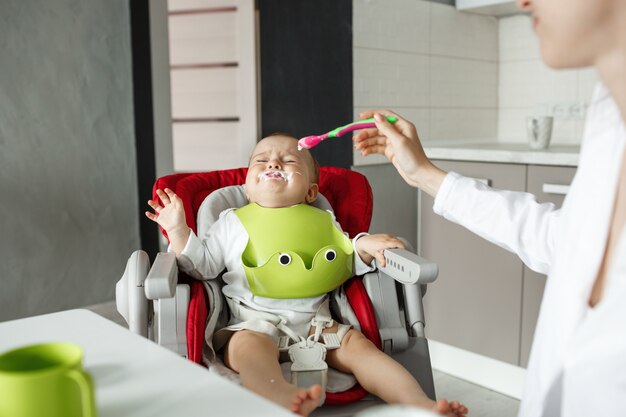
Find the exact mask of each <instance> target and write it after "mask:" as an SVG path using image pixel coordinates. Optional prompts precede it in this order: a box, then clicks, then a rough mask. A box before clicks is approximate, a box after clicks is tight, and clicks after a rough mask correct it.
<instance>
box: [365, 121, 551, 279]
mask: <svg viewBox="0 0 626 417" xmlns="http://www.w3.org/2000/svg"><path fill="white" fill-rule="evenodd" d="M381 115H385V116H390V115H391V116H396V117H398V121H397V122H396V123H395V124H393V125H392V124H391V123H389V122H388V121H387V120H386V119H385V118H384V117H382V116H381ZM359 116H360V117H374V119H375V120H376V126H377V128H375V129H367V130H363V131H361V132H360V133H359V134H357V135H355V136H354V138H353V140H354V142H355V148H356V149H357V150H360V151H361V154H362V155H369V154H373V153H378V154H381V155H384V156H385V157H387V158H388V159H389V160H390V161H391V163H392V164H393V165H394V166H395V167H396V169H397V170H398V172H399V173H400V175H401V176H402V178H404V180H405V181H406V182H407V183H408V184H409V185H412V186H414V187H418V188H420V189H421V190H422V191H424V192H426V193H427V194H429V195H431V196H433V197H435V206H434V210H435V212H436V213H437V214H440V215H442V216H443V217H445V218H446V219H448V220H450V221H452V222H455V223H457V224H460V225H462V226H464V227H466V228H467V229H469V230H470V231H472V232H474V233H476V234H477V235H479V236H481V237H483V238H485V239H487V240H488V241H490V242H492V243H495V244H496V245H498V246H501V247H503V248H505V249H507V250H509V251H511V252H514V253H516V254H517V255H518V256H519V257H520V258H521V259H522V261H523V262H524V263H525V264H526V265H528V266H529V267H530V268H531V269H533V270H535V271H538V272H543V273H546V272H547V271H548V270H549V267H550V260H551V259H552V253H553V247H554V240H555V236H556V233H555V229H556V227H557V225H558V214H559V210H556V208H555V207H554V205H553V204H539V203H537V201H536V200H535V197H534V196H533V195H532V194H528V193H518V192H511V191H500V190H495V189H492V188H489V187H487V186H486V185H484V184H482V183H480V182H479V181H476V180H473V179H471V178H464V177H461V176H460V175H458V174H456V173H449V174H447V173H446V172H445V171H443V170H441V169H439V168H437V167H436V166H435V165H434V164H433V163H432V162H431V161H430V160H429V159H428V157H427V156H426V154H425V152H424V149H423V147H422V145H421V143H420V140H419V137H418V135H417V130H416V128H415V126H414V125H413V124H412V123H411V122H409V121H408V120H406V119H404V118H402V117H401V116H398V115H396V114H395V113H393V112H390V111H388V110H376V111H368V112H364V113H361V114H360V115H359Z"/></svg>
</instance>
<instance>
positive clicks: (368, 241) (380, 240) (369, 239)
mask: <svg viewBox="0 0 626 417" xmlns="http://www.w3.org/2000/svg"><path fill="white" fill-rule="evenodd" d="M404 247H405V246H404V243H402V241H401V240H400V239H398V238H397V237H395V236H391V235H387V234H384V233H380V234H375V235H366V236H363V237H360V238H359V239H357V241H356V250H357V252H358V254H359V256H360V257H361V259H362V260H363V262H365V263H366V264H368V265H369V264H371V263H372V260H373V259H374V258H376V260H377V261H378V265H380V266H381V267H384V266H385V264H386V261H385V256H384V255H383V252H384V250H385V249H392V248H401V249H404Z"/></svg>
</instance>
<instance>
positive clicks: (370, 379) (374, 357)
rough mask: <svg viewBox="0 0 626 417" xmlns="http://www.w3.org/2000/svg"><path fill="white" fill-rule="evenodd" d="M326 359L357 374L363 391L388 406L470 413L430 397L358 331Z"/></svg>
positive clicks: (329, 363)
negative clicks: (402, 405) (388, 404)
mask: <svg viewBox="0 0 626 417" xmlns="http://www.w3.org/2000/svg"><path fill="white" fill-rule="evenodd" d="M335 326H336V324H335ZM335 326H333V327H332V328H330V329H326V331H333V328H335V329H336V327H335ZM335 331H336V330H335ZM326 359H327V363H328V365H329V366H331V367H333V368H335V369H338V370H340V371H342V372H348V373H352V374H354V376H355V378H356V379H357V381H359V384H361V386H362V387H363V388H365V389H366V390H367V391H368V392H371V393H372V394H374V395H376V396H377V397H379V398H380V399H382V400H383V401H385V402H387V403H390V404H406V405H415V406H418V407H423V408H427V409H429V410H433V411H436V412H438V413H440V414H443V415H448V416H455V417H456V416H464V415H465V414H467V408H466V407H465V406H463V405H462V404H459V403H458V402H456V401H455V402H451V403H448V402H447V401H445V400H439V401H438V402H434V401H432V400H431V399H430V398H428V397H427V396H426V394H425V393H424V391H423V390H422V388H421V387H420V385H419V383H418V382H417V381H416V380H415V378H413V375H411V374H410V373H409V372H408V371H407V370H406V369H405V368H404V367H403V366H402V365H400V364H399V363H398V362H396V361H395V360H393V359H392V358H391V357H390V356H388V355H387V354H385V353H384V352H382V351H380V350H378V348H377V347H376V346H375V345H374V344H373V343H372V342H371V341H369V340H368V339H367V338H366V337H365V336H363V334H362V333H361V332H359V331H357V330H354V329H351V330H349V331H348V333H347V334H346V335H345V337H344V338H343V340H342V341H341V347H340V348H339V349H334V350H329V351H328V353H327V356H326ZM382 375H384V376H382Z"/></svg>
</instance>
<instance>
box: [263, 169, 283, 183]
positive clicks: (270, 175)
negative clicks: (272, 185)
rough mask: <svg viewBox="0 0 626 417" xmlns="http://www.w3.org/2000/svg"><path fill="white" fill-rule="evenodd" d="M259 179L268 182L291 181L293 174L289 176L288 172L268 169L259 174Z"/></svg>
mask: <svg viewBox="0 0 626 417" xmlns="http://www.w3.org/2000/svg"><path fill="white" fill-rule="evenodd" d="M259 179H262V180H263V181H267V180H282V181H289V180H290V179H291V174H288V173H287V172H286V171H283V170H282V169H268V170H265V171H263V172H261V173H260V174H259Z"/></svg>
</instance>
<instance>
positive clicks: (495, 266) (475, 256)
mask: <svg viewBox="0 0 626 417" xmlns="http://www.w3.org/2000/svg"><path fill="white" fill-rule="evenodd" d="M435 164H436V165H437V166H439V167H441V168H442V169H444V170H446V171H455V172H458V173H460V174H462V175H466V176H470V177H474V178H477V179H481V180H483V181H486V182H487V183H488V184H489V185H490V186H492V187H494V188H500V189H507V190H512V191H529V192H532V193H534V194H535V195H537V196H538V200H539V201H551V202H553V203H555V204H557V205H559V204H561V202H562V199H563V195H562V194H554V193H562V192H565V191H566V189H565V188H563V186H564V185H568V184H569V183H570V182H571V179H572V177H573V174H574V171H575V168H571V167H551V166H534V165H524V164H500V163H480V162H459V161H435ZM544 184H546V186H544ZM544 190H546V191H547V192H544ZM432 205H433V199H432V198H430V197H429V196H426V195H425V194H423V193H422V194H421V195H420V219H419V246H420V252H421V255H422V256H424V257H426V258H428V259H432V260H433V261H435V262H437V264H438V265H439V277H438V279H437V281H436V282H435V283H434V284H433V285H430V286H429V288H428V294H427V296H426V297H425V299H424V308H425V313H426V319H427V320H426V322H427V327H426V332H427V335H428V337H429V338H430V339H432V340H436V341H438V342H442V343H445V344H448V345H452V346H455V347H458V348H461V349H465V350H468V351H471V352H475V353H478V354H481V355H484V356H487V357H490V358H494V359H498V360H501V361H504V362H507V363H511V364H514V365H522V366H525V365H526V363H527V361H528V352H529V350H530V345H531V343H532V337H533V333H534V328H535V323H536V320H537V316H538V311H539V304H540V302H541V297H542V295H543V287H544V285H545V276H542V275H540V274H537V273H535V272H532V271H530V270H529V269H528V268H526V267H524V265H523V263H522V262H521V261H520V260H519V258H518V257H517V256H516V255H514V254H512V253H510V252H508V251H506V250H504V249H501V248H499V247H497V246H495V245H493V244H491V243H489V242H487V241H486V240H484V239H482V238H480V237H478V236H477V235H475V234H473V233H471V232H470V231H468V230H466V229H465V228H463V227H462V226H459V225H456V224H454V223H452V222H449V221H447V220H445V219H444V218H442V217H440V216H438V215H436V214H435V213H433V211H432Z"/></svg>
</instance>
